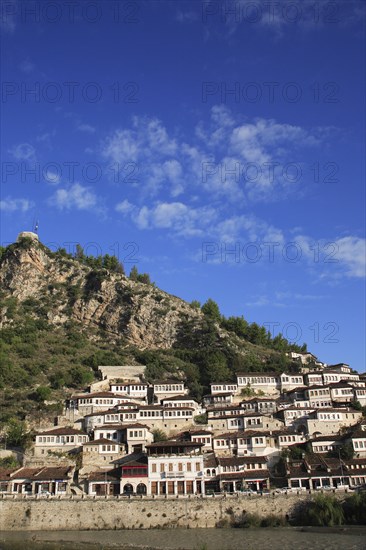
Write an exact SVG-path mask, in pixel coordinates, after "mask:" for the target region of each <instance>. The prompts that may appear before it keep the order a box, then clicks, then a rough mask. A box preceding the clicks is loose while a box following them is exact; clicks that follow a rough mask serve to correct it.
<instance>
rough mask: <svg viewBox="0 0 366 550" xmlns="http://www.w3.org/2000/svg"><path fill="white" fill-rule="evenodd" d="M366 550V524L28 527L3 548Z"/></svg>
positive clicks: (5, 535)
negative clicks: (105, 528)
mask: <svg viewBox="0 0 366 550" xmlns="http://www.w3.org/2000/svg"><path fill="white" fill-rule="evenodd" d="M112 549H120V550H137V549H140V550H241V549H245V550H252V549H253V550H343V549H344V550H366V527H345V528H326V527H324V528H314V527H311V528H310V527H305V528H300V527H289V528H277V529H273V528H261V529H166V530H158V529H153V530H121V531H42V532H41V531H26V532H14V533H10V532H2V533H0V550H112Z"/></svg>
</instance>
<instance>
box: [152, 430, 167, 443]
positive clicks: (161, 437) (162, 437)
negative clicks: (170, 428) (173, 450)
mask: <svg viewBox="0 0 366 550" xmlns="http://www.w3.org/2000/svg"><path fill="white" fill-rule="evenodd" d="M151 433H152V434H153V436H154V443H158V442H159V441H168V436H167V434H166V433H165V432H164V431H163V430H160V428H156V429H155V430H153V431H152V432H151Z"/></svg>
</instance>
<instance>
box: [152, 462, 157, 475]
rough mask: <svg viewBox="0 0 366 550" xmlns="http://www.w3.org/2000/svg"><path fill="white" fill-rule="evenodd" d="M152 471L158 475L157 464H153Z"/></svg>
mask: <svg viewBox="0 0 366 550" xmlns="http://www.w3.org/2000/svg"><path fill="white" fill-rule="evenodd" d="M151 471H152V472H153V473H154V474H155V473H156V464H155V463H153V464H151Z"/></svg>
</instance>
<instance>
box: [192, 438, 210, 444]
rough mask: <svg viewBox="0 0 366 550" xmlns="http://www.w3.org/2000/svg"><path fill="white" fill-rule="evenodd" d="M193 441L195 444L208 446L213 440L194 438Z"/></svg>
mask: <svg viewBox="0 0 366 550" xmlns="http://www.w3.org/2000/svg"><path fill="white" fill-rule="evenodd" d="M192 441H194V442H195V443H208V444H210V443H211V438H210V437H192Z"/></svg>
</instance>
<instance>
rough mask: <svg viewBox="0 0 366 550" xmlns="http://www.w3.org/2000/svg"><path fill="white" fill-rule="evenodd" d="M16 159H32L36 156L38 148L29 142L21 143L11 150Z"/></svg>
mask: <svg viewBox="0 0 366 550" xmlns="http://www.w3.org/2000/svg"><path fill="white" fill-rule="evenodd" d="M9 153H11V154H12V155H13V157H14V158H15V159H16V160H25V161H32V160H35V158H36V150H35V148H34V147H33V145H30V144H29V143H19V145H15V146H14V147H13V148H12V149H10V150H9Z"/></svg>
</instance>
